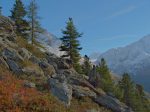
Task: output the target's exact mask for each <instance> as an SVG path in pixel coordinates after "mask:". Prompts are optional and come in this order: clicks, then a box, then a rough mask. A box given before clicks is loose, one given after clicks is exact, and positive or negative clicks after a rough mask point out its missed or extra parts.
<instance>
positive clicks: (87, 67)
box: [82, 55, 92, 76]
mask: <svg viewBox="0 0 150 112" xmlns="http://www.w3.org/2000/svg"><path fill="white" fill-rule="evenodd" d="M82 69H83V73H84V74H85V75H87V76H88V74H89V72H90V71H91V69H92V66H91V62H90V59H89V57H88V56H87V55H85V56H84V63H83V65H82Z"/></svg>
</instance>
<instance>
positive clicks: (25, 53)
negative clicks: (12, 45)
mask: <svg viewBox="0 0 150 112" xmlns="http://www.w3.org/2000/svg"><path fill="white" fill-rule="evenodd" d="M18 53H19V54H20V56H22V57H23V59H27V60H28V59H29V58H30V57H31V56H32V53H31V52H29V51H28V50H27V49H25V48H20V49H19V50H18Z"/></svg>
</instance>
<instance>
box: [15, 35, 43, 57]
mask: <svg viewBox="0 0 150 112" xmlns="http://www.w3.org/2000/svg"><path fill="white" fill-rule="evenodd" d="M17 44H18V45H19V46H20V47H24V48H26V49H27V50H28V51H30V52H31V53H33V55H35V56H36V57H38V58H44V57H45V54H44V53H43V52H42V51H40V49H39V47H41V48H43V47H42V46H41V45H40V44H39V43H36V42H35V45H32V44H29V43H28V42H27V40H26V39H24V38H22V37H18V38H17Z"/></svg>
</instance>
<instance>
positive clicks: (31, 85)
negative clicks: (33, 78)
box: [24, 81, 36, 88]
mask: <svg viewBox="0 0 150 112" xmlns="http://www.w3.org/2000/svg"><path fill="white" fill-rule="evenodd" d="M24 86H25V87H27V88H35V87H36V85H35V83H33V82H29V81H25V82H24Z"/></svg>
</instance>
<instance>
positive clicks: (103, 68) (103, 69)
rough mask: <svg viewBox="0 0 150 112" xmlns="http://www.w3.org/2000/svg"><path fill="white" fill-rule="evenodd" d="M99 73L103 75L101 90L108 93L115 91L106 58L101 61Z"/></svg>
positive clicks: (98, 68)
mask: <svg viewBox="0 0 150 112" xmlns="http://www.w3.org/2000/svg"><path fill="white" fill-rule="evenodd" d="M97 71H98V72H99V74H100V75H101V79H100V82H101V88H102V89H103V90H104V91H106V92H112V91H113V86H114V85H113V81H112V78H111V74H110V71H109V68H108V67H107V64H106V61H105V59H104V58H102V59H101V62H100V64H99V66H98V67H97Z"/></svg>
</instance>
